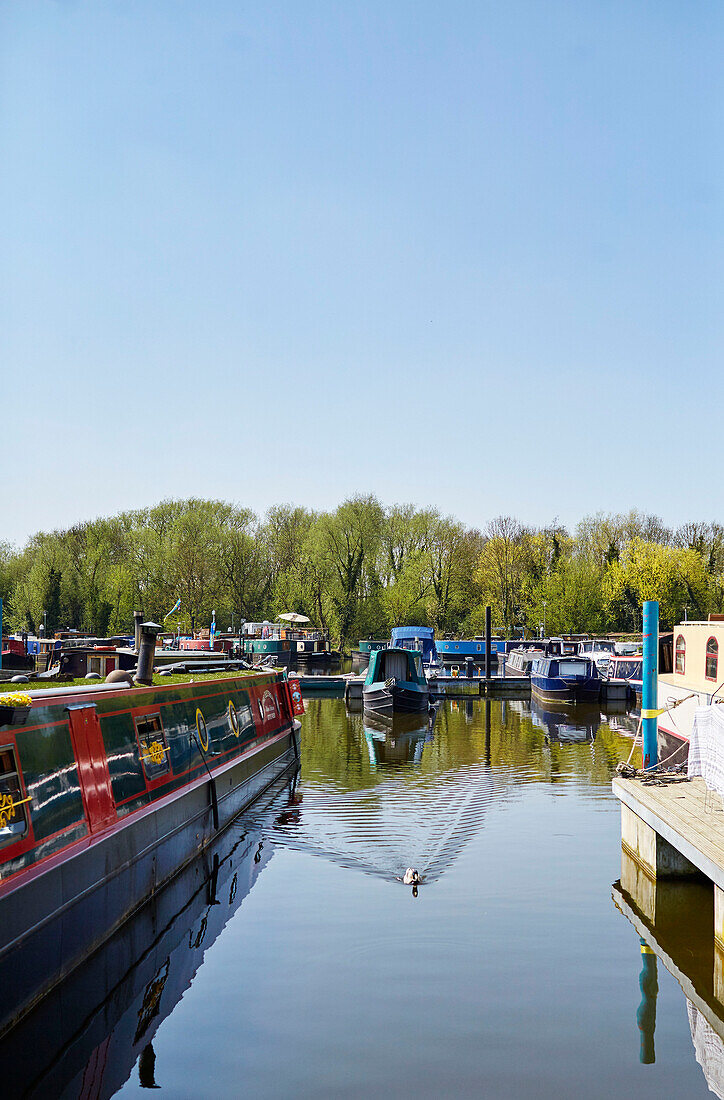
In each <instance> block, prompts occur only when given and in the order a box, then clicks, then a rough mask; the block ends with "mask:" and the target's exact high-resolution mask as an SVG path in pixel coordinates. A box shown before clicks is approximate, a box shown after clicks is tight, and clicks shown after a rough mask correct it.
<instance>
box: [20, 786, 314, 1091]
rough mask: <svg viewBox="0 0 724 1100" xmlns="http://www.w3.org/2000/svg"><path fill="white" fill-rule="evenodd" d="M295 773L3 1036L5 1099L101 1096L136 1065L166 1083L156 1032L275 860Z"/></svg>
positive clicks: (152, 1081)
mask: <svg viewBox="0 0 724 1100" xmlns="http://www.w3.org/2000/svg"><path fill="white" fill-rule="evenodd" d="M296 779H297V777H296V776H295V777H294V779H293V780H292V781H291V782H289V781H286V783H285V784H284V785H282V783H281V782H278V783H277V784H275V786H274V787H272V788H271V789H270V791H269V792H268V794H267V795H266V796H263V797H262V799H261V801H260V802H259V803H257V804H256V805H254V806H253V807H252V808H251V810H250V811H249V812H248V814H245V815H242V816H241V817H240V818H239V819H238V821H236V822H234V823H233V824H232V825H231V826H230V827H229V828H228V829H227V830H225V831H224V833H222V834H221V836H220V837H219V840H218V841H217V842H216V843H215V844H212V845H210V846H209V847H208V848H207V849H206V850H205V852H204V854H203V855H202V856H199V858H198V859H196V860H195V861H193V862H192V863H190V864H188V865H187V866H186V867H185V869H184V870H183V871H182V872H181V874H179V875H178V876H177V877H176V878H175V879H173V880H172V881H171V882H170V883H169V884H168V885H167V886H166V887H165V888H164V889H163V890H161V891H159V893H158V894H156V895H155V896H154V897H153V899H152V900H150V901H149V902H148V903H147V904H146V905H145V906H144V907H143V909H141V910H140V911H139V912H138V913H137V914H136V915H135V916H134V917H132V918H131V919H130V920H128V921H127V922H126V924H124V925H123V927H122V928H121V929H120V930H119V931H118V932H117V933H116V934H115V935H114V936H113V937H111V939H110V940H108V941H106V943H105V944H104V946H103V947H102V948H101V949H100V950H98V951H97V952H96V953H95V954H94V955H92V956H91V957H90V958H89V959H88V960H87V961H86V962H85V963H83V964H82V965H81V966H80V967H78V968H77V969H76V970H75V971H74V972H73V974H72V975H71V976H70V977H69V978H67V979H66V981H65V982H63V983H62V984H61V985H59V986H57V987H56V988H55V989H54V990H53V992H51V993H50V994H48V996H47V997H45V998H44V1000H42V1001H41V1002H40V1003H39V1004H38V1005H37V1007H36V1008H35V1009H34V1010H33V1011H32V1012H31V1013H29V1014H28V1015H27V1016H25V1017H24V1018H23V1020H22V1021H21V1023H19V1024H18V1025H17V1026H16V1027H15V1028H14V1029H13V1030H11V1031H10V1032H8V1033H7V1034H6V1035H5V1036H4V1038H3V1039H2V1041H1V1042H0V1080H1V1081H2V1082H3V1095H5V1096H29V1097H36V1096H37V1097H43V1098H47V1097H65V1096H67V1097H77V1096H83V1097H91V1096H92V1097H94V1098H96V1100H101V1098H103V1097H110V1096H112V1095H113V1094H114V1093H115V1092H117V1091H118V1089H120V1088H121V1086H122V1085H123V1084H124V1082H125V1081H126V1080H128V1078H129V1076H130V1074H131V1073H132V1071H133V1067H134V1065H135V1064H136V1063H138V1076H139V1084H140V1085H141V1086H142V1087H146V1088H157V1087H160V1086H159V1084H157V1081H156V1078H157V1077H159V1078H162V1067H160V1066H158V1065H157V1064H156V1057H155V1053H154V1050H153V1045H152V1042H153V1037H154V1035H155V1033H156V1031H157V1030H158V1028H159V1026H160V1024H161V1023H162V1022H163V1021H164V1020H165V1019H166V1017H168V1016H169V1015H170V1013H171V1012H172V1011H173V1009H174V1008H175V1006H176V1004H177V1003H178V1001H179V1000H180V999H181V997H182V996H183V994H184V993H185V991H186V990H187V989H188V988H189V986H190V985H191V983H192V981H193V979H194V976H195V975H196V972H197V971H198V969H199V967H200V966H201V964H202V963H203V960H204V954H205V952H206V951H207V949H208V948H209V947H210V946H211V944H213V943H214V941H215V940H216V938H217V937H218V936H219V934H220V933H221V931H222V930H223V928H224V926H225V925H226V924H227V922H228V921H229V920H230V918H231V917H232V916H233V915H234V913H235V912H236V911H237V910H238V909H239V907H240V905H241V904H242V902H243V901H244V899H245V898H246V897H247V896H248V894H249V892H250V891H251V889H252V887H253V886H254V884H255V882H256V880H257V878H258V877H259V875H260V874H261V872H262V871H263V869H264V868H265V866H266V865H267V863H268V862H269V860H270V859H271V855H272V851H273V849H272V846H271V845H269V844H267V845H266V846H265V845H264V841H263V836H264V828H265V825H266V824H268V821H269V819H270V817H271V816H272V815H275V814H278V813H279V811H280V810H282V809H283V807H285V806H287V805H290V804H293V802H294V800H295V790H296ZM1 978H2V975H0V980H1ZM161 1083H162V1081H161Z"/></svg>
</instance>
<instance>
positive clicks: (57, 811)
mask: <svg viewBox="0 0 724 1100" xmlns="http://www.w3.org/2000/svg"><path fill="white" fill-rule="evenodd" d="M292 691H293V686H291V687H290V684H289V683H288V682H287V680H286V679H285V678H284V676H283V674H282V673H280V672H268V673H246V674H245V673H238V674H235V675H234V676H231V677H228V678H227V677H225V678H223V679H218V680H202V681H197V682H192V681H191V682H189V683H182V684H178V683H177V684H169V685H163V686H159V687H147V688H128V687H126V686H125V685H119V684H102V685H94V686H90V685H88V686H82V687H79V688H78V687H71V688H53V689H49V690H43V691H38V692H35V693H31V701H32V705H31V708H30V711H29V713H28V712H27V709H18V711H17V712H16V713H13V712H12V711H10V710H8V708H7V707H5V708H0V981H1V982H2V988H3V991H4V995H3V999H2V1008H0V1034H1V1033H2V1032H3V1031H5V1030H6V1029H7V1028H9V1027H11V1026H12V1025H13V1024H14V1023H15V1022H16V1021H17V1019H18V1018H19V1017H20V1016H21V1015H23V1014H24V1013H25V1012H26V1011H27V1010H28V1009H29V1008H30V1007H31V1005H32V1004H34V1003H35V1002H36V1001H37V1000H38V999H39V998H40V997H41V996H43V995H44V994H45V993H46V992H48V990H49V989H50V988H51V987H52V986H53V985H55V984H56V983H57V982H58V981H60V980H61V979H62V978H64V977H65V976H66V975H67V974H68V973H70V971H72V970H73V969H74V968H75V967H76V966H77V965H78V964H79V963H80V962H81V961H82V960H83V959H85V958H86V957H87V956H88V954H89V953H90V952H91V951H93V950H94V949H95V948H97V947H98V946H99V945H100V944H101V943H102V942H103V941H104V940H105V939H107V938H108V936H110V935H111V933H112V932H114V931H115V929H117V928H118V927H119V926H120V925H121V924H122V923H123V922H124V921H125V920H126V919H127V918H128V917H129V916H130V915H131V914H132V913H133V912H134V911H135V910H136V909H138V908H139V906H141V905H142V904H143V903H144V902H145V901H147V900H148V898H149V896H150V895H152V894H153V893H154V891H156V890H157V889H158V888H159V887H160V886H161V885H162V884H163V883H165V882H167V881H168V880H170V879H171V878H172V877H173V876H174V875H175V874H176V873H177V872H178V871H179V870H180V869H181V868H182V867H183V866H184V865H185V864H187V863H188V861H189V860H191V859H193V858H194V857H195V856H197V855H198V854H199V852H200V851H202V850H203V849H204V848H205V847H206V846H207V845H208V844H209V843H210V842H211V841H212V840H214V839H215V838H216V836H217V835H218V834H219V833H220V831H221V830H223V829H224V828H225V827H226V826H227V825H229V824H230V823H231V821H232V820H233V819H234V818H235V817H236V815H237V814H238V813H239V812H240V811H241V810H242V809H243V808H244V807H245V806H247V805H248V804H249V803H250V802H251V801H253V800H254V799H255V798H256V797H258V796H259V795H260V794H261V793H262V792H263V791H264V790H266V789H267V788H268V787H269V786H270V785H271V784H273V783H274V782H275V781H276V780H278V779H279V777H280V776H282V775H283V774H284V773H285V772H286V771H287V770H288V769H290V768H293V767H294V766H296V764H297V762H298V756H299V750H298V745H297V740H296V733H295V718H294V713H295V710H296V711H297V712H298V708H299V704H298V701H297V700H296V698H293V697H292ZM1 703H2V696H1V695H0V704H1Z"/></svg>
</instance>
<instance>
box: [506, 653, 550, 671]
mask: <svg viewBox="0 0 724 1100" xmlns="http://www.w3.org/2000/svg"><path fill="white" fill-rule="evenodd" d="M538 657H545V652H544V650H542V649H532V648H528V649H526V648H525V647H521V648H519V649H511V650H509V651H508V656H507V658H506V661H505V675H506V676H530V670H531V667H532V665H533V661H535V660H536V659H537V658H538Z"/></svg>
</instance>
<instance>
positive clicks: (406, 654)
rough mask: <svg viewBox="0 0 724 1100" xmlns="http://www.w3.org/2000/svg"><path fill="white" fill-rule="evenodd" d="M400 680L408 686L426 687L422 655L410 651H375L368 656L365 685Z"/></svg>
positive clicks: (390, 649)
mask: <svg viewBox="0 0 724 1100" xmlns="http://www.w3.org/2000/svg"><path fill="white" fill-rule="evenodd" d="M392 679H394V680H400V681H402V682H404V683H408V684H420V685H424V686H425V687H426V686H427V681H426V679H425V672H424V670H423V667H422V654H421V653H419V652H417V651H415V650H412V649H392V648H389V649H377V650H375V651H374V653H371V654H370V663H369V668H368V669H367V677H366V679H365V683H366V684H378V683H384V682H385V681H386V680H392Z"/></svg>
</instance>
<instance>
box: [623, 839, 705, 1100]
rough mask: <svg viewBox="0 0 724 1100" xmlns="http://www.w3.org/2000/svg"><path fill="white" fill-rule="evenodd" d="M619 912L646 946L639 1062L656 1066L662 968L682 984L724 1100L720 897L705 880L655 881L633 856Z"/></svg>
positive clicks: (697, 1042) (697, 1044)
mask: <svg viewBox="0 0 724 1100" xmlns="http://www.w3.org/2000/svg"><path fill="white" fill-rule="evenodd" d="M612 896H613V900H614V902H615V904H616V907H617V908H618V909H619V910H620V911H621V912H622V913H623V914H624V916H625V917H627V918H628V920H629V921H630V922H631V924H632V925H633V927H634V929H635V930H636V933H637V935H638V936H639V939H640V943H641V970H640V973H639V986H640V990H641V1003H640V1005H639V1008H638V1012H637V1023H638V1027H639V1030H640V1032H641V1050H640V1060H641V1062H644V1063H649V1064H650V1063H653V1062H655V1060H656V1048H655V1027H656V998H657V994H658V972H657V968H658V963H659V962H661V963H663V965H664V966H665V967H666V969H667V970H668V971H669V973H670V974H672V975H673V976H674V978H676V980H677V982H678V983H679V985H680V986H681V989H682V991H683V993H684V996H685V998H686V1007H687V1012H688V1017H689V1027H690V1029H691V1039H692V1043H693V1044H694V1053H695V1056H696V1060H697V1062H698V1063H699V1065H700V1066H701V1068H702V1070H703V1072H704V1077H705V1078H706V1083H707V1085H708V1086H709V1088H710V1089H711V1091H712V1092H713V1093H714V1094H715V1095H716V1096H718V1097H720V1100H724V953H722V951H721V950H720V948H719V947H718V946H717V944H716V943H715V941H714V891H713V888H712V885H711V883H710V882H709V881H707V880H706V879H689V880H682V879H662V878H659V879H657V880H653V879H651V878H649V876H648V875H647V874H646V873H645V872H644V871H643V870H642V869H641V868H640V867H639V865H638V864H637V863H636V861H635V860H634V859H633V858H632V857H631V856H629V855H628V853H627V852H625V851H622V853H621V878H620V880H619V881H618V882H616V883H614V885H613V888H612Z"/></svg>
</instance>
